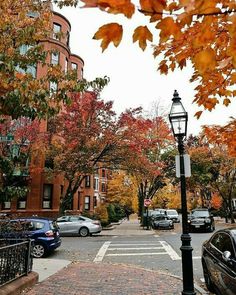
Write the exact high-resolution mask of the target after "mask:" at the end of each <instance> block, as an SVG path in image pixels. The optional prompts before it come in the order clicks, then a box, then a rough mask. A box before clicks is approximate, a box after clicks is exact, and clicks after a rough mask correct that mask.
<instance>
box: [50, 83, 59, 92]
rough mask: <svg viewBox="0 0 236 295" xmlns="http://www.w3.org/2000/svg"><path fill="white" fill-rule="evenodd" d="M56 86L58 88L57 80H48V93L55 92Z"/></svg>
mask: <svg viewBox="0 0 236 295" xmlns="http://www.w3.org/2000/svg"><path fill="white" fill-rule="evenodd" d="M57 88H58V85H57V82H54V81H50V83H49V89H50V93H51V94H53V93H55V92H57Z"/></svg>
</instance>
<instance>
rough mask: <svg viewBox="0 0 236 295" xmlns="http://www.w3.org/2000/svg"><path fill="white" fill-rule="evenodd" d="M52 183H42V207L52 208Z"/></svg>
mask: <svg viewBox="0 0 236 295" xmlns="http://www.w3.org/2000/svg"><path fill="white" fill-rule="evenodd" d="M52 191H53V185H52V184H44V185H43V209H51V208H52Z"/></svg>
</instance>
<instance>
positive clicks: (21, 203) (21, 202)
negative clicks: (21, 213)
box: [17, 194, 27, 209]
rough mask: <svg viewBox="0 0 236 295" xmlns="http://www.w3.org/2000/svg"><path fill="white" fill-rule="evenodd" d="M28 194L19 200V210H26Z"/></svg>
mask: <svg viewBox="0 0 236 295" xmlns="http://www.w3.org/2000/svg"><path fill="white" fill-rule="evenodd" d="M26 201H27V194H25V196H23V197H20V198H19V199H18V200H17V209H26Z"/></svg>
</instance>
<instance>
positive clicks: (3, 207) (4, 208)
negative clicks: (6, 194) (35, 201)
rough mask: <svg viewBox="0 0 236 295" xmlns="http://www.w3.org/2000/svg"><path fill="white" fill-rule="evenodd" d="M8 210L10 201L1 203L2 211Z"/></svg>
mask: <svg viewBox="0 0 236 295" xmlns="http://www.w3.org/2000/svg"><path fill="white" fill-rule="evenodd" d="M8 209H11V202H10V201H6V202H2V210H8Z"/></svg>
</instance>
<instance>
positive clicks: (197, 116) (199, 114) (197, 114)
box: [194, 111, 202, 119]
mask: <svg viewBox="0 0 236 295" xmlns="http://www.w3.org/2000/svg"><path fill="white" fill-rule="evenodd" d="M201 115H202V111H199V112H196V114H195V115H194V117H196V118H197V119H199V118H200V117H201Z"/></svg>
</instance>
